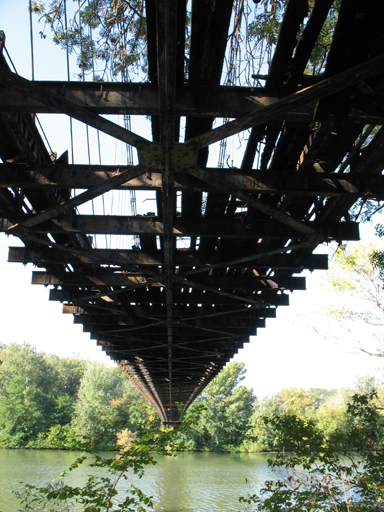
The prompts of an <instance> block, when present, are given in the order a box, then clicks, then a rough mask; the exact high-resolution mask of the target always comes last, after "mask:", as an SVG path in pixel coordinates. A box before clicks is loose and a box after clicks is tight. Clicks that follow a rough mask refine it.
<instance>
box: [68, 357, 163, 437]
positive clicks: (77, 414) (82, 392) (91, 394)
mask: <svg viewBox="0 0 384 512" xmlns="http://www.w3.org/2000/svg"><path fill="white" fill-rule="evenodd" d="M72 424H73V426H74V428H75V431H76V434H77V435H78V436H79V437H81V438H83V439H90V440H92V441H93V442H96V441H97V442H99V443H102V444H103V445H105V446H107V445H110V444H114V443H115V440H116V439H115V435H116V433H117V432H119V431H120V430H123V429H125V428H128V429H130V430H134V431H137V432H138V433H139V434H140V435H141V434H143V433H144V432H146V431H147V428H149V426H151V428H155V427H156V426H158V425H159V421H158V419H157V420H156V416H155V414H154V410H153V408H152V407H151V406H149V405H148V404H147V403H146V402H145V399H144V398H143V397H142V396H141V395H140V393H139V392H138V391H137V390H136V388H134V387H133V385H132V384H131V383H130V382H129V381H128V380H127V378H126V377H125V376H124V375H123V373H122V372H121V371H120V369H119V368H107V367H105V366H104V365H101V364H97V363H92V364H90V365H89V367H88V369H87V371H86V372H85V374H84V377H83V379H82V381H81V385H80V389H79V393H78V400H77V402H76V404H75V408H74V415H73V420H72Z"/></svg>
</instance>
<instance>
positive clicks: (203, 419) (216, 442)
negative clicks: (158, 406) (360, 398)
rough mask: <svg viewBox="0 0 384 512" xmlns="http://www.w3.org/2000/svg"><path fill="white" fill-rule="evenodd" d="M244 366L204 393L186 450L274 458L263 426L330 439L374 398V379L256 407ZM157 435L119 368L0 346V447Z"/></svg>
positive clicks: (276, 440) (272, 437)
mask: <svg viewBox="0 0 384 512" xmlns="http://www.w3.org/2000/svg"><path fill="white" fill-rule="evenodd" d="M245 373H246V369H245V367H244V364H243V363H237V362H232V363H230V364H229V365H228V366H227V367H226V368H225V369H224V370H223V371H222V372H221V373H220V374H219V375H218V376H217V377H216V378H215V379H214V380H213V381H212V382H211V383H210V384H209V385H208V386H207V387H206V388H205V390H204V391H203V393H202V394H201V395H200V397H199V398H198V399H197V402H198V403H199V404H200V405H202V406H204V407H203V409H202V412H201V413H200V414H199V415H198V418H197V421H196V423H195V425H194V428H193V429H191V430H190V431H188V432H183V433H182V434H180V439H179V441H180V442H182V446H183V447H184V449H186V450H191V451H195V450H209V451H253V452H254V451H276V450H279V449H281V448H282V446H281V443H282V441H281V438H280V437H279V436H278V435H277V434H276V432H275V430H274V427H273V425H272V423H270V422H269V421H268V418H272V417H276V416H280V417H283V416H286V415H292V416H296V417H299V418H302V419H303V420H310V421H312V422H313V423H314V424H315V425H316V428H318V429H319V430H320V431H321V432H322V433H324V434H326V435H332V433H334V432H335V431H337V430H339V431H340V430H343V429H344V430H347V429H348V428H349V427H350V424H351V421H352V419H351V417H350V415H349V414H348V403H349V402H350V400H351V397H352V395H353V393H356V392H359V393H370V392H372V390H375V391H376V392H377V393H378V397H379V399H380V397H381V396H382V391H381V389H380V388H379V387H378V386H377V385H376V384H375V381H374V379H368V378H367V379H362V380H361V381H359V382H358V383H357V387H356V389H355V390H350V389H343V390H333V391H328V390H325V389H309V390H303V389H293V388H291V389H283V390H282V391H281V392H280V393H276V394H274V395H272V396H270V397H264V398H262V399H260V400H258V399H256V397H255V396H254V394H253V390H252V389H249V388H247V387H245V386H244V385H241V382H242V380H243V379H244V377H245ZM159 428H160V421H159V418H158V416H157V414H156V412H155V410H154V408H153V407H152V406H151V405H150V404H149V403H148V402H147V401H146V400H145V399H144V398H143V397H142V396H141V395H140V393H139V392H138V391H137V390H136V388H135V387H134V386H133V385H132V384H131V383H130V382H129V381H128V380H127V379H126V378H125V377H124V375H123V374H122V373H121V371H120V370H119V369H118V368H109V367H107V366H105V365H102V364H98V363H95V362H90V361H86V360H83V359H80V358H78V357H66V358H60V357H58V356H55V355H52V354H46V353H40V352H37V351H36V350H35V349H34V348H33V347H32V346H31V345H28V344H27V343H24V344H23V345H17V344H10V345H6V344H0V447H3V448H61V449H70V448H73V447H75V446H76V443H78V442H80V441H84V440H91V441H97V442H99V443H100V447H101V448H103V447H106V446H107V445H108V446H110V445H114V444H115V443H116V436H117V435H120V436H121V435H122V434H121V433H122V432H124V431H127V430H128V431H130V432H135V433H136V434H137V436H139V437H141V436H142V435H143V434H145V433H146V432H149V431H152V432H153V431H157V430H158V429H159Z"/></svg>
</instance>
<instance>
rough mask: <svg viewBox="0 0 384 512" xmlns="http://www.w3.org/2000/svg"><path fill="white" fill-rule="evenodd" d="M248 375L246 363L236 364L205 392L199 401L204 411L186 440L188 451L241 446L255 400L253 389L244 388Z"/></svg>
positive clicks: (230, 365)
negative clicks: (244, 381)
mask: <svg viewBox="0 0 384 512" xmlns="http://www.w3.org/2000/svg"><path fill="white" fill-rule="evenodd" d="M245 372H246V369H245V365H244V363H237V362H232V363H230V364H228V365H227V366H226V367H225V368H224V369H223V370H222V371H221V372H220V373H219V374H218V375H217V376H216V377H215V378H214V379H213V380H212V382H211V383H210V384H209V385H208V386H207V387H206V388H205V389H204V391H203V392H202V394H201V395H200V397H199V398H198V399H197V403H198V404H200V405H202V406H203V410H202V412H201V414H200V416H199V418H198V421H197V423H196V426H195V428H194V429H193V431H191V432H189V433H188V434H187V435H186V437H185V439H184V442H185V443H186V446H187V447H188V449H190V450H213V451H223V450H231V451H232V450H233V449H234V448H235V447H238V446H240V445H241V443H242V441H243V439H244V434H245V431H246V428H247V424H248V421H249V418H250V417H251V415H252V411H253V404H254V401H255V397H254V395H253V390H252V389H248V388H246V387H245V386H240V383H241V382H242V380H243V379H244V377H245ZM187 417H188V414H187Z"/></svg>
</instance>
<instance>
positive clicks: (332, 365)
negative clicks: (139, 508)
mask: <svg viewBox="0 0 384 512" xmlns="http://www.w3.org/2000/svg"><path fill="white" fill-rule="evenodd" d="M27 6H28V2H27V1H26V0H14V1H13V2H5V1H4V0H0V30H4V31H5V33H6V46H7V49H8V51H9V53H10V55H11V58H12V60H13V62H14V64H15V66H16V69H17V71H18V73H19V74H20V75H22V76H24V77H25V78H28V79H30V78H31V59H30V40H29V38H30V32H29V13H28V9H27ZM41 29H42V26H40V28H38V27H37V25H36V22H34V34H35V37H34V54H35V78H36V79H37V80H66V57H65V53H64V52H62V51H60V50H59V49H58V48H57V47H54V46H53V45H52V44H51V43H50V42H49V37H50V33H49V31H47V32H46V34H47V39H46V40H45V41H42V40H40V38H39V36H38V31H39V30H41ZM71 66H72V71H71V74H72V75H74V74H75V71H76V70H75V66H74V64H73V61H72V62H71ZM39 117H40V119H41V122H42V124H43V126H44V130H45V131H46V133H47V136H48V139H49V142H50V144H51V146H52V149H53V150H54V151H56V152H57V153H58V155H60V154H61V153H62V152H63V151H65V150H66V149H69V146H68V144H69V143H68V140H69V122H68V120H67V119H65V118H64V116H60V121H57V116H56V117H55V120H54V117H53V116H52V115H45V116H39ZM134 129H138V130H140V131H141V134H142V135H144V136H146V137H147V138H149V135H148V133H146V132H145V131H146V130H147V125H145V123H141V124H139V125H135V127H134ZM75 130H76V132H75V139H76V145H75V148H74V153H75V162H76V163H87V161H86V151H85V145H84V140H85V131H84V130H85V128H84V126H83V125H81V124H80V123H77V124H76V125H75ZM90 137H91V140H95V131H94V130H91V131H90ZM104 146H105V147H109V150H108V151H109V153H110V154H108V155H103V158H104V160H103V162H102V163H115V162H116V158H117V157H116V152H118V151H121V149H118V148H117V147H116V145H115V142H112V141H110V143H109V145H108V139H107V138H105V139H104ZM113 153H115V154H113ZM108 158H109V159H110V161H108V162H107V161H106V159H108ZM118 158H121V156H118ZM92 163H98V162H97V161H94V162H92ZM137 208H138V210H140V209H143V210H145V209H148V208H149V206H148V203H147V202H145V201H144V198H143V197H142V196H138V201H137ZM361 233H362V239H363V240H366V241H368V240H371V239H372V233H373V226H372V225H365V226H362V229H361ZM17 245H19V246H20V245H22V243H21V242H20V241H19V240H18V239H17V238H15V237H12V236H10V237H7V236H5V235H2V234H0V286H1V293H0V341H1V342H3V343H12V342H15V343H23V342H28V343H30V344H31V345H33V346H35V347H36V349H37V350H38V351H45V352H51V353H55V354H57V355H59V356H62V357H64V356H70V355H72V354H79V356H81V357H83V358H89V359H91V360H96V361H99V362H103V363H106V364H113V363H112V362H111V361H110V359H109V358H108V357H107V356H106V355H105V354H104V353H103V352H102V350H101V348H100V347H97V345H96V341H95V340H90V338H89V334H87V333H83V332H82V326H81V325H75V324H73V317H72V315H64V314H62V305H61V304H60V303H59V302H51V301H49V300H48V295H49V289H48V288H46V287H44V286H37V285H34V286H32V285H31V271H32V270H33V266H32V265H28V266H26V267H24V266H23V265H21V264H17V263H8V262H7V254H8V246H17ZM327 251H329V252H332V248H330V247H324V248H319V250H318V251H317V252H327ZM303 275H304V274H303ZM306 275H307V274H306ZM323 276H324V271H315V272H314V273H313V274H309V273H308V276H307V290H306V291H296V292H294V293H293V294H292V295H291V297H290V304H291V305H290V306H289V307H280V308H278V311H277V318H276V319H267V320H266V326H267V327H266V328H265V329H259V330H258V333H257V336H253V337H251V338H250V342H249V343H247V344H246V345H245V346H244V348H243V349H241V350H240V351H239V353H238V354H237V355H236V356H235V358H234V359H235V360H236V361H243V362H244V363H245V365H246V368H247V377H246V379H245V381H244V384H245V385H247V386H248V387H252V388H253V389H254V392H255V394H256V395H257V396H258V397H262V396H264V395H270V394H272V393H275V392H278V391H279V390H281V389H282V388H287V387H302V388H310V387H317V388H327V389H333V388H339V387H351V386H353V385H354V382H355V380H356V379H357V378H358V377H362V376H365V375H373V374H375V375H377V376H378V378H379V379H381V376H382V369H381V368H380V366H379V364H380V361H379V360H377V359H375V358H370V357H368V356H365V355H363V354H361V353H356V351H353V350H352V349H351V345H350V343H349V342H348V338H349V336H350V335H349V333H348V331H345V332H343V330H342V329H339V334H338V335H339V337H340V338H341V339H338V340H335V339H333V338H330V337H327V335H326V333H327V327H326V323H327V320H326V318H322V317H321V316H320V317H319V315H317V312H318V310H319V309H320V307H321V306H322V305H326V304H328V303H330V302H331V301H333V300H334V298H335V297H333V296H331V295H330V294H329V292H326V290H325V289H324V286H323V285H322V284H321V282H322V279H323ZM363 335H364V336H365V334H364V333H363ZM343 338H345V339H343Z"/></svg>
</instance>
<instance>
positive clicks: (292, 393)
mask: <svg viewBox="0 0 384 512" xmlns="http://www.w3.org/2000/svg"><path fill="white" fill-rule="evenodd" d="M336 393H337V392H334V391H328V390H326V389H309V390H305V389H297V388H288V389H283V390H281V391H280V392H279V393H276V394H274V395H272V396H271V397H264V398H263V399H262V400H260V401H258V402H256V404H255V409H254V413H253V414H252V417H251V418H250V421H249V423H250V428H249V430H248V432H247V438H248V440H247V441H246V442H245V443H244V445H245V447H246V449H247V450H248V451H256V452H258V451H261V452H262V451H274V450H277V449H280V448H282V445H281V440H280V438H279V435H278V432H277V430H276V428H275V426H274V424H273V423H272V422H270V421H266V419H268V420H270V419H272V418H282V417H284V416H285V415H289V416H296V417H298V418H301V419H303V420H307V419H308V420H309V419H310V420H312V421H314V422H315V423H316V424H317V423H320V422H322V421H323V422H324V424H323V428H328V424H327V420H328V419H330V418H331V416H332V415H333V412H334V410H333V409H334V407H333V404H332V405H331V403H332V398H333V397H334V395H335V394H336ZM327 403H329V408H327V407H326V406H325V404H327ZM343 419H344V418H343Z"/></svg>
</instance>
